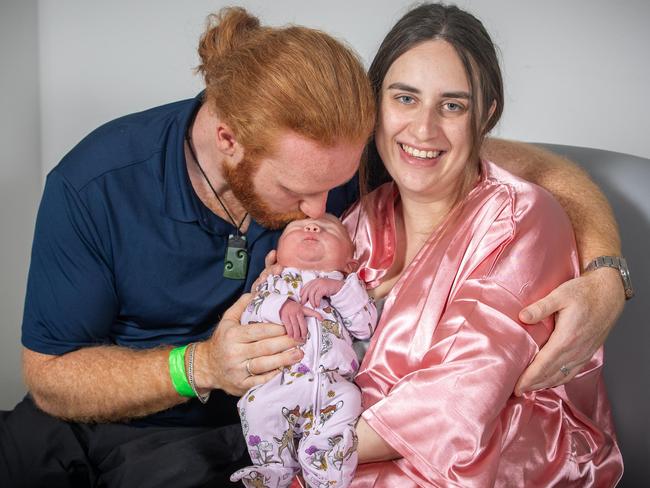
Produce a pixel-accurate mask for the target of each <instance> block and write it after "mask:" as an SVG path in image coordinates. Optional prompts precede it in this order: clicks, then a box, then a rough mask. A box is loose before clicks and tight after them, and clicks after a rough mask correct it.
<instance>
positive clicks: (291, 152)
mask: <svg viewBox="0 0 650 488" xmlns="http://www.w3.org/2000/svg"><path fill="white" fill-rule="evenodd" d="M363 147H364V143H363V141H359V142H350V141H340V142H337V143H335V144H332V145H324V144H320V143H318V142H316V141H314V140H312V139H308V138H306V137H304V136H300V135H298V134H296V133H294V132H291V131H286V132H281V133H280V134H279V135H278V140H277V142H276V144H275V145H274V148H273V150H272V151H271V152H270V153H269V155H268V156H267V157H265V158H262V161H263V162H265V163H267V164H269V165H270V166H272V167H273V169H274V170H275V171H280V172H283V173H284V172H292V173H294V174H296V175H299V174H302V175H305V176H307V177H312V178H325V177H329V178H334V179H341V178H342V177H345V176H348V173H349V176H348V178H346V179H349V178H351V177H352V175H353V174H354V172H355V171H356V170H357V169H358V167H359V160H360V159H361V152H362V151H363Z"/></svg>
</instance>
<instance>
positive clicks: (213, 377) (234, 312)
mask: <svg viewBox="0 0 650 488" xmlns="http://www.w3.org/2000/svg"><path fill="white" fill-rule="evenodd" d="M250 299H251V295H250V294H246V295H242V297H241V298H240V299H239V300H237V302H236V303H235V304H234V305H233V306H232V307H230V308H229V309H228V310H227V311H226V313H224V315H223V318H222V319H221V321H220V322H219V325H217V327H216V329H215V331H214V333H213V334H212V337H210V339H208V340H207V341H205V342H201V343H199V344H198V346H197V350H196V356H195V364H194V380H195V383H196V386H197V388H199V389H205V388H208V389H221V390H223V391H225V392H226V393H229V394H231V395H236V396H241V395H243V394H244V393H246V391H248V390H249V389H250V388H252V387H253V386H256V385H260V384H262V383H266V382H267V381H268V380H270V379H271V378H272V377H273V376H275V375H276V374H277V373H278V371H279V369H280V368H282V367H284V366H290V365H292V364H295V363H297V362H298V361H300V359H302V356H303V353H302V351H301V350H300V349H299V348H297V347H296V346H297V345H298V343H297V342H296V341H295V340H293V339H292V338H290V337H289V336H287V335H286V333H285V329H284V327H283V326H281V325H276V324H249V325H246V326H242V325H241V323H240V317H241V314H242V313H243V311H244V309H245V308H246V305H247V304H248V302H249V301H250ZM249 372H250V373H251V374H250V375H249Z"/></svg>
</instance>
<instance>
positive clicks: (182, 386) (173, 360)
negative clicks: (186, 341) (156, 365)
mask: <svg viewBox="0 0 650 488" xmlns="http://www.w3.org/2000/svg"><path fill="white" fill-rule="evenodd" d="M186 349H187V346H181V347H176V348H174V349H172V350H171V351H169V376H170V377H171V379H172V385H174V388H175V389H176V391H177V392H178V394H179V395H180V396H184V397H195V396H196V393H194V390H192V387H191V386H190V384H189V383H188V381H187V375H186V374H185V350H186Z"/></svg>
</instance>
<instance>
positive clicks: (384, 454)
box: [357, 417, 402, 464]
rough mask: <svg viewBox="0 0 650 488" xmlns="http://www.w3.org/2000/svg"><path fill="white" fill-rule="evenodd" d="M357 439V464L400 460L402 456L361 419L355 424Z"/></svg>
mask: <svg viewBox="0 0 650 488" xmlns="http://www.w3.org/2000/svg"><path fill="white" fill-rule="evenodd" d="M357 437H358V438H359V446H358V448H357V449H358V451H357V453H358V455H359V463H360V464H361V463H374V462H377V461H389V460H391V459H398V458H401V457H402V455H401V454H400V453H398V452H397V451H396V450H395V449H393V448H392V447H391V446H390V445H388V444H387V443H386V441H385V440H384V439H383V438H382V437H381V436H380V435H379V434H377V432H375V431H374V430H373V428H372V427H370V425H369V424H368V422H366V421H365V420H364V418H363V417H361V418H360V419H359V422H358V423H357Z"/></svg>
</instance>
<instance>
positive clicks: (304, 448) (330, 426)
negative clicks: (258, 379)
mask: <svg viewBox="0 0 650 488" xmlns="http://www.w3.org/2000/svg"><path fill="white" fill-rule="evenodd" d="M317 278H330V279H336V280H343V279H344V278H343V274H342V273H340V272H338V271H334V272H327V273H324V272H318V271H310V270H307V271H305V270H299V269H296V268H285V269H284V270H283V271H282V273H281V274H280V275H271V276H269V277H268V278H267V280H266V281H265V282H264V283H263V284H262V285H260V287H259V289H258V293H257V295H256V297H255V298H254V299H253V300H252V301H251V303H250V304H249V306H248V308H247V309H246V311H245V312H244V315H243V316H242V324H249V323H254V322H273V323H280V316H279V314H280V309H281V308H282V305H283V304H284V303H285V302H286V300H287V299H289V300H291V299H296V300H299V299H300V292H301V290H302V288H303V287H304V286H305V285H306V284H307V283H308V282H310V281H312V280H314V279H317ZM308 306H309V305H308ZM313 308H314V310H316V311H318V312H319V313H320V315H321V317H322V319H321V320H319V319H318V318H315V317H306V320H307V326H308V334H307V339H306V341H305V344H304V345H303V346H301V347H302V350H303V352H304V357H303V359H302V361H300V362H299V363H297V364H295V365H293V366H292V367H291V368H285V369H284V370H283V371H282V372H281V373H280V374H279V375H277V376H276V377H274V378H273V379H272V380H271V381H269V382H268V383H266V384H264V385H261V386H258V387H255V388H252V389H251V390H250V391H248V392H247V393H246V394H245V395H244V396H243V397H242V398H241V400H240V401H239V404H238V407H239V413H240V416H241V418H242V426H243V430H244V436H245V438H246V441H247V443H248V448H249V452H250V454H251V458H252V460H253V462H254V464H255V466H251V467H248V468H245V469H242V470H240V471H238V472H237V473H235V474H234V475H233V479H237V480H239V479H240V480H241V481H242V482H244V484H245V485H246V486H274V487H275V486H289V485H290V483H291V480H292V479H293V477H294V476H295V474H296V473H298V472H299V471H300V469H302V472H303V476H304V477H305V480H306V481H307V482H308V483H309V485H310V486H328V487H329V486H332V482H336V485H335V486H339V487H340V486H347V485H348V484H349V483H350V481H351V479H352V476H353V475H354V471H355V468H356V464H357V454H356V435H355V431H354V426H355V424H356V421H357V418H358V417H359V415H360V414H361V401H360V392H359V389H358V388H357V387H356V386H355V385H354V384H353V383H352V381H351V380H352V379H353V377H354V375H355V374H356V371H357V369H358V366H359V365H358V362H357V357H356V354H355V352H354V350H353V348H352V337H355V338H358V339H367V338H369V337H370V336H371V334H372V332H373V329H374V326H375V324H376V318H377V314H376V309H375V306H374V303H373V302H372V300H371V299H369V297H368V294H367V293H366V291H365V287H364V285H363V284H362V283H361V282H360V281H359V279H358V278H357V276H356V275H355V274H349V275H348V276H347V278H345V280H344V283H343V286H342V288H341V289H340V290H339V291H338V292H337V293H335V294H333V295H332V296H331V297H329V298H323V299H321V300H320V304H319V306H317V307H313Z"/></svg>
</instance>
